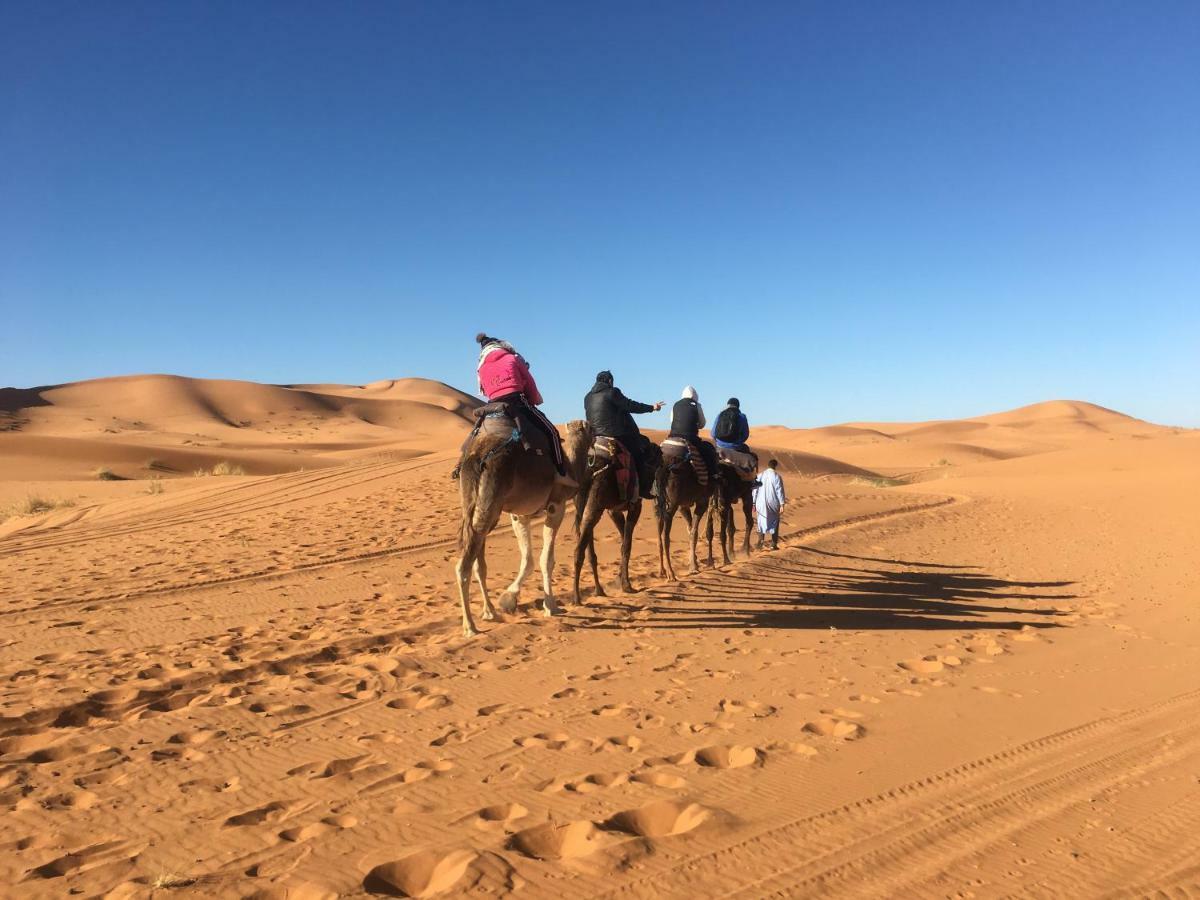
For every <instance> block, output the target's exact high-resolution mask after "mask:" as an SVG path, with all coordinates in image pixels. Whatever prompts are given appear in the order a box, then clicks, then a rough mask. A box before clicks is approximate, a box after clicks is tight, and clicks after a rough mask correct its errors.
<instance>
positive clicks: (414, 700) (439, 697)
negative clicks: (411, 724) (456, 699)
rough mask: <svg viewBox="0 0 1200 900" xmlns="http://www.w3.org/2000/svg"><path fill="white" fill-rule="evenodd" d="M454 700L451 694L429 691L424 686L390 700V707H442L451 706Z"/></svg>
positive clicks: (416, 708) (415, 708)
mask: <svg viewBox="0 0 1200 900" xmlns="http://www.w3.org/2000/svg"><path fill="white" fill-rule="evenodd" d="M452 702H453V701H452V700H451V699H450V696H449V694H436V693H429V692H428V691H425V690H423V689H422V688H413V689H412V690H411V691H408V692H406V693H403V694H401V695H400V696H399V697H397V698H396V699H394V700H389V701H388V704H387V705H388V709H411V710H422V709H441V708H442V707H443V706H449V705H450V704H451V703H452Z"/></svg>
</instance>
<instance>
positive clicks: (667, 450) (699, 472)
mask: <svg viewBox="0 0 1200 900" xmlns="http://www.w3.org/2000/svg"><path fill="white" fill-rule="evenodd" d="M662 454H663V465H665V466H666V467H667V468H668V469H674V468H676V467H678V466H681V465H683V464H684V463H689V464H690V465H691V467H692V471H693V472H695V473H696V480H697V481H699V482H700V484H701V485H702V486H707V485H708V474H709V473H708V465H707V464H706V463H705V462H704V457H703V456H702V455H701V454H700V448H699V447H697V446H695V445H694V444H692V442H691V441H689V440H688V439H687V438H682V437H674V436H673V437H669V438H667V439H666V440H665V441H663V442H662Z"/></svg>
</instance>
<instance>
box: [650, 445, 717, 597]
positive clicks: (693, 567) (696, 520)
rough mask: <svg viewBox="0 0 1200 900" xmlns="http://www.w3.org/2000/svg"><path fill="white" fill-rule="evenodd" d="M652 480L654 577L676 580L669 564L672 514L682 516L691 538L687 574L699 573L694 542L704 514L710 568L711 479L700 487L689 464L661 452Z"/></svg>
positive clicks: (711, 562)
mask: <svg viewBox="0 0 1200 900" xmlns="http://www.w3.org/2000/svg"><path fill="white" fill-rule="evenodd" d="M692 452H693V453H695V452H696V451H695V450H692ZM656 480H657V484H658V490H657V491H656V494H655V498H654V512H655V515H656V516H657V518H658V574H659V576H660V577H663V578H669V579H670V580H671V581H678V580H679V579H678V578H677V577H676V575H675V567H674V566H673V565H671V524H672V522H674V520H675V513H676V512H681V513H683V520H684V521H685V522H686V523H687V527H688V534H689V536H690V537H691V556H690V557H689V559H688V574H689V575H694V574H696V573H697V572H699V571H700V564H699V562H698V561H697V559H696V541H697V539H698V538H699V537H700V521H701V519H703V518H704V515H705V513H706V512H707V513H708V516H709V525H708V535H709V539H708V564H709V565H710V566H711V565H713V552H712V509H711V501H712V497H713V490H714V488H715V487H716V484H715V482H714V480H713V479H712V478H710V479H708V481H707V483H706V484H701V483H700V478H699V476H698V475H697V474H696V469H695V466H693V464H692V463H691V462H690V461H685V460H679V461H677V462H672V460H670V459H668V457H667V455H666V452H665V451H664V454H663V464H662V465H661V466H660V467H659V469H658V473H657V479H656Z"/></svg>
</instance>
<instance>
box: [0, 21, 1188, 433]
mask: <svg viewBox="0 0 1200 900" xmlns="http://www.w3.org/2000/svg"><path fill="white" fill-rule="evenodd" d="M1197 48H1200V5H1198V4H1197V3H1195V2H1194V0H1183V2H1177V3H1172V2H1153V0H1152V2H1125V3H1110V2H1103V0H1097V2H1060V3H1055V2H1045V0H1034V2H1021V0H1015V2H1002V3H996V2H974V3H973V2H964V0H950V2H912V3H885V2H871V3H868V2H847V3H833V2H828V3H801V2H787V3H767V2H755V3H732V2H731V3H698V2H681V3H653V2H651V3H646V2H631V3H621V2H614V3H586V4H584V3H570V2H562V0H552V2H544V3H522V2H503V3H497V2H491V0H487V2H479V3H469V2H446V3H442V2H430V3H417V2H395V3H390V2H389V3H383V2H380V3H361V2H329V3H316V2H313V3H291V2H289V3H278V4H273V3H268V2H253V3H240V2H232V0H230V2H205V3H186V2H172V3H162V2H153V3H144V4H140V3H131V2H113V3H87V2H77V3H68V4H62V3H56V2H42V0H39V2H33V3H17V2H5V3H0V323H2V328H3V331H2V333H0V338H2V343H0V385H16V386H32V385H40V384H50V383H58V382H63V381H68V380H75V379H81V378H91V377H97V376H103V375H114V374H126V373H133V372H172V373H179V374H184V375H195V376H205V377H225V378H245V379H252V380H257V381H268V382H281V383H286V382H297V381H339V382H349V383H363V382H368V381H373V380H377V379H381V378H392V377H400V376H409V375H418V376H424V377H429V378H436V379H439V380H443V381H447V382H450V383H452V384H454V385H456V386H459V387H463V388H466V389H473V387H474V379H473V375H474V361H475V351H476V348H475V345H474V344H473V342H472V338H473V336H474V334H475V332H476V331H479V330H486V331H488V332H490V333H494V334H497V335H499V336H502V337H505V338H507V339H509V340H511V341H513V343H515V344H516V345H517V346H518V348H519V349H520V350H521V351H522V352H523V353H524V354H525V355H526V356H527V357H528V358H529V359H530V361H531V362H532V363H533V369H534V374H535V375H536V376H537V377H538V380H539V382H540V384H541V386H542V389H543V393H544V394H545V395H546V398H547V411H548V412H549V413H550V414H551V415H552V416H553V417H555V418H558V419H566V418H573V417H576V416H577V415H578V414H579V412H580V411H581V399H582V396H583V394H584V392H585V391H586V390H587V389H588V387H589V386H590V385H591V383H592V376H593V375H594V374H595V372H596V371H597V370H598V369H601V368H610V369H612V370H613V371H614V373H615V374H616V377H617V384H618V385H620V386H622V387H624V388H625V390H626V392H627V393H628V394H630V395H631V396H633V397H635V398H638V399H642V400H646V401H653V400H658V399H665V400H673V399H674V398H676V397H677V396H678V394H679V390H680V388H681V387H682V386H683V385H684V384H686V383H689V382H691V383H694V384H695V385H696V387H697V388H698V389H699V391H700V394H701V398H702V399H703V400H704V401H705V404H706V406H708V407H709V408H710V410H713V411H715V410H716V409H718V408H719V407H720V405H721V403H722V402H723V401H724V400H725V398H726V397H728V396H729V395H730V394H736V395H737V396H739V397H740V398H741V399H742V402H743V408H744V409H745V410H746V411H747V412H748V414H749V415H750V418H751V421H752V422H760V423H766V422H776V423H783V424H790V425H817V424H827V423H831V422H836V421H845V420H853V419H923V418H935V417H952V416H962V415H974V414H979V413H984V412H991V411H996V410H1000V409H1004V408H1008V407H1012V406H1017V405H1021V404H1025V403H1030V402H1034V401H1038V400H1044V399H1051V398H1072V399H1085V400H1091V401H1094V402H1097V403H1101V404H1103V405H1105V406H1111V407H1114V408H1117V409H1120V410H1122V411H1126V412H1130V413H1132V414H1135V415H1139V416H1142V417H1146V418H1149V419H1152V420H1155V421H1160V422H1166V423H1171V424H1185V425H1193V426H1200V399H1198V398H1200V51H1198V49H1197ZM647 424H660V425H661V424H662V423H661V422H647Z"/></svg>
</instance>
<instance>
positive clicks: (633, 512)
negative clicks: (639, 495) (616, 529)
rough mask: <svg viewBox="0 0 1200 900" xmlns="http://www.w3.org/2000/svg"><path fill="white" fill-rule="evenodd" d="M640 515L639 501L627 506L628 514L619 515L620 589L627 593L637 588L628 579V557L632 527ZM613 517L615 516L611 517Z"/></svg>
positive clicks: (630, 550)
mask: <svg viewBox="0 0 1200 900" xmlns="http://www.w3.org/2000/svg"><path fill="white" fill-rule="evenodd" d="M641 516H642V504H641V501H638V502H637V503H634V504H633V505H631V506H630V507H629V512H628V514H626V515H624V516H621V519H623V520H624V521H622V523H621V526H622V527H621V590H623V591H624V592H625V593H627V594H636V593H637V589H636V588H635V587H634V586H633V582H631V581H630V580H629V557H630V555H631V554H632V553H633V529H634V528H635V527H636V526H637V523H638V519H640V518H641ZM613 518H614V519H615V518H616V516H614V517H613Z"/></svg>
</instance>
